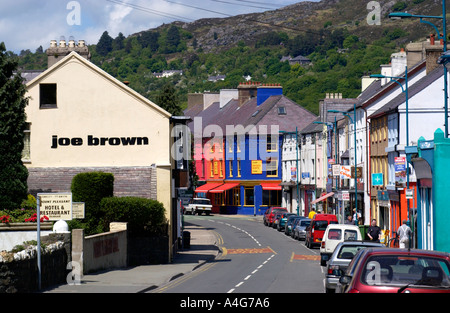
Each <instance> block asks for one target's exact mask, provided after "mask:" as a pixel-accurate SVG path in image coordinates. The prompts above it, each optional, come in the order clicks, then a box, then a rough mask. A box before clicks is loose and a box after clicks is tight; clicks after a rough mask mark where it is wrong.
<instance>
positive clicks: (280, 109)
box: [278, 107, 286, 115]
mask: <svg viewBox="0 0 450 313" xmlns="http://www.w3.org/2000/svg"><path fill="white" fill-rule="evenodd" d="M278 115H286V108H285V107H278Z"/></svg>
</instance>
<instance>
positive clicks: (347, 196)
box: [342, 191, 350, 201]
mask: <svg viewBox="0 0 450 313" xmlns="http://www.w3.org/2000/svg"><path fill="white" fill-rule="evenodd" d="M342 201H350V193H349V192H348V191H343V192H342Z"/></svg>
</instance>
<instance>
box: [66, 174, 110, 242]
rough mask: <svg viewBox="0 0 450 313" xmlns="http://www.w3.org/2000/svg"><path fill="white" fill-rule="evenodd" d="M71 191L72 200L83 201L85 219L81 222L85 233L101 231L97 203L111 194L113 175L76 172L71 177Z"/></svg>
mask: <svg viewBox="0 0 450 313" xmlns="http://www.w3.org/2000/svg"><path fill="white" fill-rule="evenodd" d="M71 191H72V201H73V202H84V203H85V219H84V221H83V222H82V224H84V227H83V228H84V229H85V232H86V235H92V234H96V233H101V232H103V229H102V227H99V223H100V221H101V219H102V217H103V212H102V211H101V210H100V206H99V204H100V201H101V200H102V199H103V198H107V197H112V196H113V193H114V175H113V174H111V173H103V172H87V173H80V174H77V175H75V177H74V178H73V179H72V186H71ZM71 228H72V227H71Z"/></svg>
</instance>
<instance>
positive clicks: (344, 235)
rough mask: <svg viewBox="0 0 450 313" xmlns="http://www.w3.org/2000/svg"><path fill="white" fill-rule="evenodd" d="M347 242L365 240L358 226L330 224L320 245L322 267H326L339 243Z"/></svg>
mask: <svg viewBox="0 0 450 313" xmlns="http://www.w3.org/2000/svg"><path fill="white" fill-rule="evenodd" d="M347 240H363V238H362V236H361V232H360V231H359V226H358V225H349V224H329V225H328V226H327V229H326V230H325V233H324V235H323V237H322V242H321V244H320V265H322V266H326V265H327V261H328V259H329V258H330V256H331V254H332V253H333V251H334V248H336V246H337V245H338V243H340V242H343V241H347Z"/></svg>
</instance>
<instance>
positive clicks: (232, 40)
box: [21, 0, 442, 113]
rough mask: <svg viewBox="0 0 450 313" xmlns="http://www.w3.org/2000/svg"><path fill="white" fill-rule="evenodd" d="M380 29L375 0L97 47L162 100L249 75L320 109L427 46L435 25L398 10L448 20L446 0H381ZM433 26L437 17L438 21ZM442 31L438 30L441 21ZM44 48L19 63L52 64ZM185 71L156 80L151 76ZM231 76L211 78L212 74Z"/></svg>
mask: <svg viewBox="0 0 450 313" xmlns="http://www.w3.org/2000/svg"><path fill="white" fill-rule="evenodd" d="M378 3H379V4H380V9H381V25H368V23H367V16H368V15H369V13H371V12H372V13H373V9H372V8H369V9H367V4H368V1H367V0H323V1H321V2H300V3H297V4H294V5H290V6H287V7H284V8H281V9H278V10H273V11H266V12H263V13H254V14H245V15H238V16H233V17H227V18H210V19H200V20H197V21H194V22H191V23H183V22H174V23H171V24H165V25H162V26H160V27H158V28H155V29H149V30H143V31H142V32H139V33H136V34H133V35H131V36H129V37H127V38H125V37H124V36H123V35H121V34H119V36H118V37H116V38H111V37H109V35H108V34H107V32H105V33H104V34H103V36H102V38H100V39H99V42H98V43H97V44H96V45H91V46H90V51H91V53H92V59H91V61H92V62H94V63H95V64H97V65H98V66H100V67H101V68H103V69H104V70H106V71H107V72H109V73H110V74H112V75H113V76H115V77H116V78H118V79H121V80H127V81H129V82H130V86H131V87H132V88H134V89H135V90H137V91H138V92H140V93H141V94H143V95H144V96H146V97H148V98H149V99H150V100H152V101H155V99H157V96H158V94H159V90H161V89H162V87H163V86H164V85H165V84H167V83H170V84H173V85H174V86H175V88H176V92H177V95H178V99H180V101H181V103H182V106H185V105H186V103H187V94H188V93H191V92H203V91H205V90H208V91H218V90H220V89H221V88H236V87H237V85H238V84H239V82H242V81H244V76H245V77H251V79H252V80H253V81H260V82H264V83H280V84H282V85H283V88H284V94H285V95H286V96H287V97H289V98H291V99H292V100H294V101H296V102H297V103H299V104H300V105H302V106H304V107H305V108H307V109H309V110H310V111H312V112H315V113H317V112H318V102H319V100H320V99H322V98H323V97H324V95H325V93H327V92H338V93H342V94H343V96H344V97H349V98H350V97H356V96H358V94H359V93H360V88H361V82H360V80H361V76H363V75H365V74H368V73H369V72H378V71H379V65H380V64H383V63H386V62H388V61H389V56H390V54H391V53H393V52H397V51H398V50H399V49H400V47H404V46H405V44H406V43H408V42H410V41H416V40H423V39H424V38H425V36H427V35H428V34H430V33H431V32H432V31H433V29H432V28H431V27H430V26H427V25H425V24H421V23H420V22H419V20H417V19H409V20H390V19H388V18H387V15H388V14H389V13H390V12H393V11H408V12H410V13H415V14H424V15H440V14H442V11H441V1H437V0H427V1H424V0H411V1H395V0H391V1H387V0H382V1H378ZM433 22H435V21H433ZM437 25H438V27H439V24H438V23H437ZM289 55H290V56H291V57H295V56H298V55H302V56H306V57H308V58H309V59H310V60H311V63H310V64H309V65H305V66H301V65H289V63H288V62H287V61H285V62H283V61H282V57H284V56H289ZM43 60H45V58H43V57H42V52H40V51H38V50H37V51H36V52H35V53H28V54H26V55H24V57H23V58H22V61H21V66H22V67H23V68H26V69H38V68H45V67H46V64H45V61H44V62H43ZM170 69H173V70H182V71H183V74H182V75H174V76H172V77H169V78H156V77H155V76H154V74H153V73H155V72H162V71H163V70H170ZM212 75H224V76H226V78H225V80H223V81H221V80H219V81H217V82H212V81H209V80H208V77H210V76H212Z"/></svg>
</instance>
